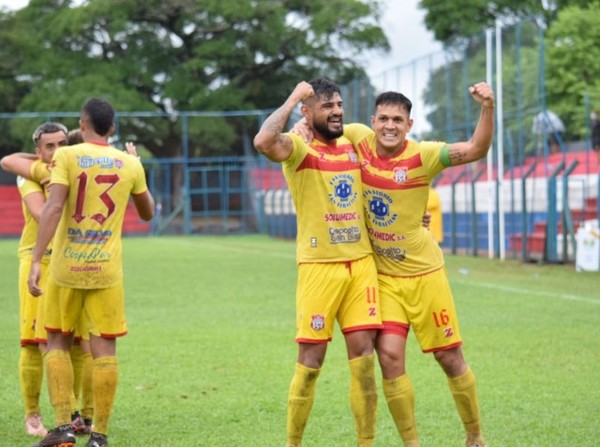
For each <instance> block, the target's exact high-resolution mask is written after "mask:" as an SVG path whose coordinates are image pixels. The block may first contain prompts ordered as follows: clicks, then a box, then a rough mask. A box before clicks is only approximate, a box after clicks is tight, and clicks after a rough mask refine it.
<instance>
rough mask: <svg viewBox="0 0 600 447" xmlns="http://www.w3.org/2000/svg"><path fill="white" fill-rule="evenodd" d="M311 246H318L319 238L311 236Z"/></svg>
mask: <svg viewBox="0 0 600 447" xmlns="http://www.w3.org/2000/svg"><path fill="white" fill-rule="evenodd" d="M310 246H311V248H317V238H316V237H311V238H310Z"/></svg>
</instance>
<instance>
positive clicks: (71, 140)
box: [67, 129, 83, 146]
mask: <svg viewBox="0 0 600 447" xmlns="http://www.w3.org/2000/svg"><path fill="white" fill-rule="evenodd" d="M80 143H83V135H82V134H81V129H72V130H70V131H69V133H68V134H67V145H69V146H73V145H74V144H80Z"/></svg>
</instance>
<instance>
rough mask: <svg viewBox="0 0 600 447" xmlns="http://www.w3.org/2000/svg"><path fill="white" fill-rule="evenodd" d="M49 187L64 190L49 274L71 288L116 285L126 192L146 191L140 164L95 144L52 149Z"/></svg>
mask: <svg viewBox="0 0 600 447" xmlns="http://www.w3.org/2000/svg"><path fill="white" fill-rule="evenodd" d="M51 184H53V185H54V184H60V185H65V186H68V188H69V192H68V197H67V201H66V204H65V207H64V209H63V214H62V218H61V220H60V223H59V225H58V228H57V230H56V233H55V235H54V246H53V249H52V262H51V263H50V275H51V276H52V278H53V279H54V281H56V283H57V284H59V285H60V286H63V287H70V288H75V289H102V288H108V287H113V286H115V285H116V284H118V283H119V281H121V279H122V277H123V271H122V256H121V254H122V246H121V230H122V226H123V219H124V217H125V209H126V207H127V202H128V200H129V195H130V194H141V193H143V192H144V191H146V190H147V186H146V177H145V174H144V169H143V167H142V164H141V163H140V161H139V160H138V159H137V157H134V156H132V155H129V154H127V153H125V152H123V151H120V150H118V149H115V148H113V147H110V146H108V145H103V144H98V143H82V144H78V145H74V146H65V147H61V148H59V149H57V150H56V152H55V154H54V157H53V159H52V167H51Z"/></svg>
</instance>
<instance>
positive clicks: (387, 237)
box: [367, 228, 406, 242]
mask: <svg viewBox="0 0 600 447" xmlns="http://www.w3.org/2000/svg"><path fill="white" fill-rule="evenodd" d="M367 230H368V231H369V235H370V236H371V238H372V239H377V240H378V241H384V242H399V241H403V240H405V239H406V236H403V235H397V234H395V233H386V232H384V231H377V230H374V229H373V228H368V229H367Z"/></svg>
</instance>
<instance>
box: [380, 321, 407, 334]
mask: <svg viewBox="0 0 600 447" xmlns="http://www.w3.org/2000/svg"><path fill="white" fill-rule="evenodd" d="M409 331H410V325H409V324H404V323H396V322H395V321H384V322H383V330H382V331H381V333H382V334H394V335H399V336H400V337H402V338H406V337H408V332H409Z"/></svg>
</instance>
